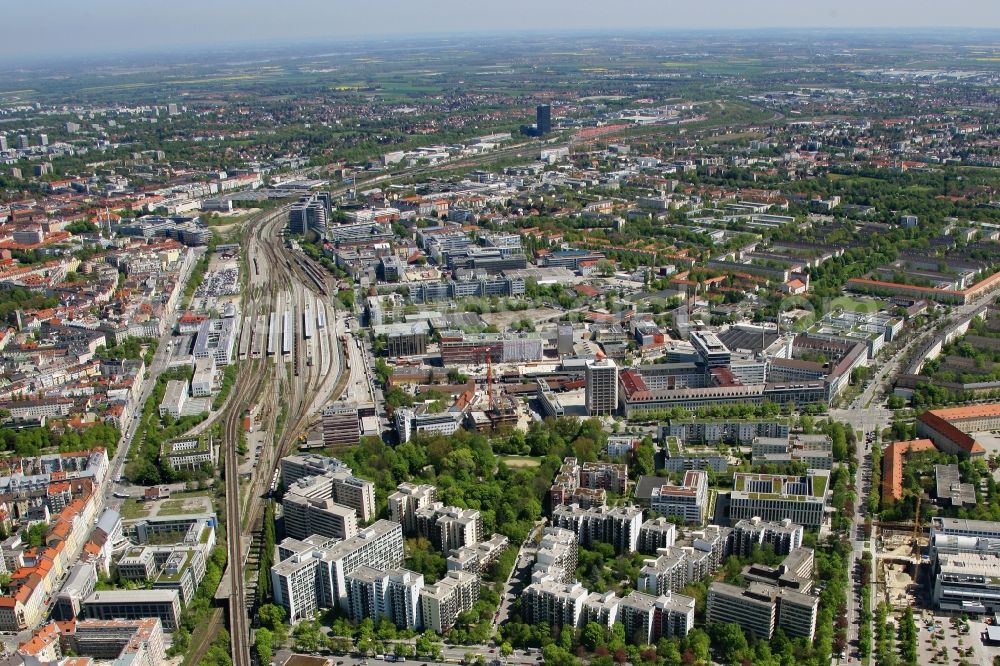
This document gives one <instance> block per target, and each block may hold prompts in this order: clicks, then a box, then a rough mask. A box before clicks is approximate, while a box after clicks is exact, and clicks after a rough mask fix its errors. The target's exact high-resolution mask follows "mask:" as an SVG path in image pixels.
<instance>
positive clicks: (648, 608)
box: [618, 590, 695, 645]
mask: <svg viewBox="0 0 1000 666" xmlns="http://www.w3.org/2000/svg"><path fill="white" fill-rule="evenodd" d="M694 606H695V601H694V598H692V597H687V596H684V595H683V594H676V593H673V592H671V593H667V594H662V595H659V596H653V595H650V594H643V593H642V592H637V591H635V590H633V591H632V592H630V593H629V594H628V596H626V597H625V598H624V599H622V601H621V604H620V605H619V607H618V614H619V617H620V619H621V623H622V624H623V625H624V626H625V640H627V641H629V642H630V643H632V644H634V645H645V644H649V643H655V642H656V641H658V640H659V639H660V638H673V637H675V636H678V637H680V636H687V634H688V632H689V631H691V629H692V628H693V627H694Z"/></svg>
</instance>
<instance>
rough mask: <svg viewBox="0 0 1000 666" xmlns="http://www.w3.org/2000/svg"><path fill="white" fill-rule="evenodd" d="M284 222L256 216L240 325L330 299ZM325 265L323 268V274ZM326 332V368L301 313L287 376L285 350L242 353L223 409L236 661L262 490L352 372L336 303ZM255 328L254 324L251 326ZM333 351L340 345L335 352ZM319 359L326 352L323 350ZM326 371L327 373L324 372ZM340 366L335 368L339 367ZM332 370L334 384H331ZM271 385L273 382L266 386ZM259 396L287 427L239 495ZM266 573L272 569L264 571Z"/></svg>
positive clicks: (242, 653)
mask: <svg viewBox="0 0 1000 666" xmlns="http://www.w3.org/2000/svg"><path fill="white" fill-rule="evenodd" d="M286 222H287V210H286V209H278V210H277V211H272V212H269V213H267V214H265V215H262V216H261V217H260V218H259V219H258V220H257V221H256V222H253V223H251V224H252V227H251V228H250V233H249V234H248V238H247V242H246V251H247V252H248V253H249V255H250V257H251V259H252V260H251V261H250V262H248V264H249V265H251V266H252V272H253V275H252V276H251V279H252V280H253V282H254V283H255V284H254V286H253V287H252V288H251V289H249V290H248V291H247V292H246V293H245V299H244V307H243V310H244V313H245V315H244V321H243V325H244V326H248V325H252V323H253V322H254V321H255V319H256V318H259V317H263V316H264V315H265V313H268V312H272V311H275V308H276V307H277V305H278V302H279V300H281V301H283V302H284V303H285V307H294V308H295V309H297V310H298V312H302V311H304V305H305V304H306V303H312V302H315V301H314V299H320V302H321V303H326V304H330V305H332V303H331V302H330V300H329V299H330V293H331V292H332V290H333V280H332V276H330V275H329V274H328V273H326V271H325V269H322V267H320V266H318V264H316V263H315V262H313V261H312V260H310V259H308V258H307V257H302V256H301V255H298V254H295V253H292V252H290V251H289V250H287V249H286V248H285V247H284V245H283V244H282V243H281V242H280V241H279V239H278V235H279V231H280V229H281V228H282V227H283V226H284V225H285V224H286ZM320 271H322V273H320ZM333 315H334V316H333V317H332V318H328V324H327V326H326V327H325V329H324V331H323V333H322V335H325V336H329V337H330V340H331V341H332V342H328V343H327V345H326V346H327V350H328V355H327V356H328V357H329V362H328V364H326V367H325V368H324V367H322V364H320V363H316V364H314V365H309V364H308V363H307V362H306V358H307V355H308V354H309V353H310V352H309V349H310V348H311V347H315V348H316V349H317V350H319V349H320V345H321V344H323V343H321V342H320V341H319V340H318V339H316V338H318V337H319V336H318V335H314V336H313V339H311V340H303V339H301V335H300V334H301V332H302V331H301V328H300V326H299V325H298V321H299V317H298V316H296V317H295V324H296V325H295V331H296V335H295V344H294V345H293V351H292V359H291V362H292V366H293V369H294V376H293V377H292V378H291V381H290V382H289V381H288V379H289V378H288V377H287V376H286V372H287V371H286V367H287V366H286V364H285V361H283V360H282V359H281V358H280V357H278V358H276V359H275V360H273V361H272V360H270V359H266V358H265V359H253V358H246V359H244V362H243V364H242V365H241V366H240V371H239V373H238V374H237V381H236V385H235V386H234V388H233V391H232V394H231V395H232V397H231V398H230V401H229V403H228V404H227V406H226V408H225V410H226V411H225V412H224V426H223V433H224V439H223V445H224V448H225V468H226V479H225V482H226V522H227V532H228V551H229V561H230V566H229V576H230V581H229V582H230V585H231V590H232V593H231V595H230V598H229V631H230V636H231V646H232V659H233V664H234V666H250V664H251V654H250V622H249V619H248V615H247V610H248V607H249V606H248V603H247V587H246V585H245V583H244V579H243V572H244V569H245V566H244V543H245V537H246V536H247V535H248V534H251V535H252V534H253V533H255V532H257V531H258V530H259V529H260V527H261V521H262V519H263V515H264V507H265V505H266V502H265V496H266V494H267V490H268V486H269V483H270V480H271V478H272V477H273V475H274V472H275V470H276V469H277V467H278V462H279V460H280V459H281V458H282V457H283V456H285V455H287V454H288V453H289V452H291V451H292V450H293V449H294V447H295V443H296V440H297V437H298V434H299V433H300V432H302V431H303V430H304V429H305V427H306V426H307V425H308V424H309V421H310V418H311V416H312V414H311V408H312V407H313V405H314V403H322V402H323V401H324V400H330V399H336V398H337V397H338V396H339V395H340V394H341V393H343V391H344V390H345V389H346V387H347V383H348V381H349V375H348V374H347V373H345V372H344V370H343V369H344V366H345V363H344V358H343V352H342V350H341V349H340V346H339V345H338V344H336V329H337V319H336V308H335V306H334V311H333ZM250 335H253V331H251V332H250ZM334 350H336V351H334ZM316 357H317V358H324V356H323V355H322V354H320V353H317V354H316ZM324 370H325V372H324ZM334 373H335V374H334ZM331 376H333V377H335V380H333V385H332V387H331V388H329V389H327V387H328V386H329V384H330V382H331ZM269 384H270V386H271V389H270V390H268V385H269ZM254 403H256V404H257V406H258V407H259V408H260V410H261V412H260V413H261V414H262V415H263V414H267V416H268V420H269V422H270V423H272V424H273V423H274V420H275V419H276V416H277V413H278V412H279V411H280V409H281V408H282V406H284V407H285V409H286V421H285V426H284V429H283V431H282V434H281V435H280V437H278V438H277V441H275V442H274V444H275V445H274V446H273V447H264V452H263V453H262V456H261V459H260V460H259V461H258V466H257V468H256V469H255V470H254V473H253V475H252V477H251V481H250V485H249V487H248V488H246V494H245V495H241V492H240V480H239V464H240V460H239V454H238V445H239V441H240V437H241V431H242V427H243V424H242V421H243V415H244V414H245V413H246V411H247V410H248V409H249V407H251V406H252V405H253V404H254ZM260 575H268V572H260Z"/></svg>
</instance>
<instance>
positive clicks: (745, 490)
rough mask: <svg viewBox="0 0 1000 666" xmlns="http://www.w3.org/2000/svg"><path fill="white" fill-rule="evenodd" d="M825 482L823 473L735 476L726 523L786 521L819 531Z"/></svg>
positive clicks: (745, 474) (826, 472)
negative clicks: (757, 520) (745, 520)
mask: <svg viewBox="0 0 1000 666" xmlns="http://www.w3.org/2000/svg"><path fill="white" fill-rule="evenodd" d="M829 482H830V473H829V472H828V471H826V470H811V471H809V472H808V473H807V474H806V475H805V476H781V475H775V474H747V473H737V474H735V475H733V491H732V493H730V495H729V516H730V519H731V520H734V521H736V520H742V519H750V518H754V517H759V518H761V519H763V520H767V521H780V520H784V519H785V518H788V519H790V520H791V521H792V522H794V523H798V524H799V525H803V526H805V527H819V526H820V525H822V524H823V518H824V511H825V509H826V501H827V494H828V490H829Z"/></svg>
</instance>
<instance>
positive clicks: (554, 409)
mask: <svg viewBox="0 0 1000 666" xmlns="http://www.w3.org/2000/svg"><path fill="white" fill-rule="evenodd" d="M535 381H536V386H537V388H536V394H535V397H536V398H537V399H538V402H539V404H540V405H541V406H542V412H543V415H544V416H551V417H552V418H554V419H557V418H561V417H563V416H565V415H566V408H565V407H564V406H563V404H562V402H561V401H560V400H559V396H557V395H556V394H555V392H554V391H553V390H552V387H550V386H549V383H548V382H547V381H545V380H544V379H542V378H540V377H539V378H538V379H537V380H535Z"/></svg>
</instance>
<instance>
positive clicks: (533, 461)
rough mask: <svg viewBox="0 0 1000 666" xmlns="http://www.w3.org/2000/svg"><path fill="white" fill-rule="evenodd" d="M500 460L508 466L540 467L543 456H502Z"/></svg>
mask: <svg viewBox="0 0 1000 666" xmlns="http://www.w3.org/2000/svg"><path fill="white" fill-rule="evenodd" d="M500 460H502V461H504V463H505V464H506V465H507V466H508V467H538V466H539V465H541V464H542V460H541V458H532V457H531V456H501V458H500Z"/></svg>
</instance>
